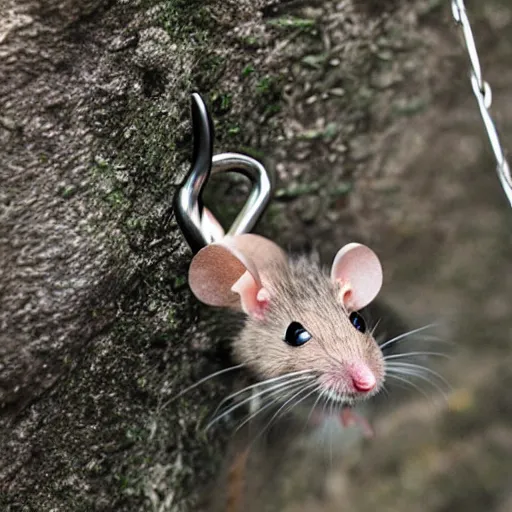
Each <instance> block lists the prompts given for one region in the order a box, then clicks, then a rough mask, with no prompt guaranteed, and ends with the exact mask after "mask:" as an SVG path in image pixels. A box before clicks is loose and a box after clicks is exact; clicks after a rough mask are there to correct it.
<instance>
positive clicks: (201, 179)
mask: <svg viewBox="0 0 512 512" xmlns="http://www.w3.org/2000/svg"><path fill="white" fill-rule="evenodd" d="M192 128H193V132H194V153H193V157H192V166H191V168H190V171H189V172H188V174H187V176H186V177H185V179H184V180H183V183H182V184H181V185H180V187H179V188H178V190H177V192H176V194H175V196H174V211H175V215H176V220H177V222H178V225H179V226H180V228H181V231H182V232H183V235H184V237H185V239H186V240H187V243H188V245H189V246H190V248H191V250H192V251H193V252H194V253H196V252H197V251H199V250H200V249H202V248H203V247H204V246H205V245H208V244H210V243H212V242H214V241H216V240H218V239H219V238H221V237H222V236H223V235H224V233H223V230H222V232H221V231H220V229H219V226H220V225H219V223H218V221H217V220H216V219H215V217H213V215H212V214H211V212H209V211H207V213H206V212H205V209H204V208H203V204H202V191H203V190H204V187H205V186H206V184H207V182H208V179H209V177H210V175H211V174H219V173H222V172H239V173H241V174H243V175H244V176H246V177H247V178H249V180H250V181H251V183H252V189H251V192H250V194H249V197H248V199H247V201H246V203H245V205H244V207H243V208H242V210H241V212H240V213H239V214H238V216H237V218H236V219H235V221H234V222H233V224H232V225H231V227H230V228H229V230H228V231H227V234H228V235H239V234H242V233H247V232H248V231H250V230H251V229H252V228H253V227H254V226H255V225H256V223H257V222H258V220H259V218H260V217H261V215H262V213H263V212H264V210H265V208H266V206H267V205H268V202H269V201H270V198H271V196H272V188H273V187H272V182H271V180H270V179H269V176H268V173H267V171H266V170H265V167H263V165H261V163H259V162H258V161H257V160H255V159H254V158H251V157H249V156H246V155H242V154H239V153H222V154H219V155H215V156H213V123H212V120H211V117H210V115H209V113H208V110H207V108H206V105H205V103H204V101H203V99H202V98H201V96H200V95H199V94H197V93H194V94H193V95H192Z"/></svg>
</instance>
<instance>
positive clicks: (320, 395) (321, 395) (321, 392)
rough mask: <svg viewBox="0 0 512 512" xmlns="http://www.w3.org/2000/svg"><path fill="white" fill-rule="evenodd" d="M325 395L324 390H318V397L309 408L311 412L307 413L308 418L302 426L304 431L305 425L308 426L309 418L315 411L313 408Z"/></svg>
mask: <svg viewBox="0 0 512 512" xmlns="http://www.w3.org/2000/svg"><path fill="white" fill-rule="evenodd" d="M324 393H325V389H321V388H320V393H318V396H317V397H316V400H315V402H314V403H313V405H312V407H311V410H310V411H309V414H308V418H307V420H306V423H305V424H304V429H305V428H306V427H307V425H308V424H309V421H310V420H311V416H312V414H313V412H314V411H315V407H316V406H317V404H318V402H319V401H320V399H321V398H322V397H323V395H324Z"/></svg>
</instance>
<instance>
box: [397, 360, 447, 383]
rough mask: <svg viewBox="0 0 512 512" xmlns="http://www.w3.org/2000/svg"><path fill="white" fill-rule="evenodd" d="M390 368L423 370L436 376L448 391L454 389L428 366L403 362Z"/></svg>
mask: <svg viewBox="0 0 512 512" xmlns="http://www.w3.org/2000/svg"><path fill="white" fill-rule="evenodd" d="M388 366H389V367H390V368H411V369H413V368H417V369H418V370H423V371H424V372H427V373H430V374H431V375H434V376H435V377H437V378H438V379H439V380H440V381H441V382H442V383H443V384H444V385H445V386H446V387H447V388H448V389H451V388H452V386H451V384H450V383H449V382H448V381H447V380H446V379H445V378H444V377H443V376H442V375H441V374H440V373H438V372H436V371H435V370H432V369H430V368H428V367H426V366H422V365H419V364H414V363H402V362H399V363H391V364H389V365H388Z"/></svg>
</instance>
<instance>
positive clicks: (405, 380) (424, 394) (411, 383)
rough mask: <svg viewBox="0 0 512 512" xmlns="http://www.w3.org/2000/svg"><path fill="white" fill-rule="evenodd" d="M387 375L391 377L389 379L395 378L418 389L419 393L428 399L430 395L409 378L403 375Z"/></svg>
mask: <svg viewBox="0 0 512 512" xmlns="http://www.w3.org/2000/svg"><path fill="white" fill-rule="evenodd" d="M387 377H389V378H391V379H396V380H398V381H400V382H403V383H405V384H407V385H408V386H411V387H412V388H414V389H415V390H416V391H418V392H419V393H421V394H422V395H423V396H424V397H425V398H426V399H427V401H430V397H429V396H428V395H427V393H425V391H423V389H421V388H420V387H419V386H418V385H416V384H415V383H414V382H411V381H410V380H407V379H405V378H403V377H399V376H398V375H394V374H392V373H391V374H387Z"/></svg>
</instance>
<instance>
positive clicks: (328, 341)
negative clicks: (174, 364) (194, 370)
mask: <svg viewBox="0 0 512 512" xmlns="http://www.w3.org/2000/svg"><path fill="white" fill-rule="evenodd" d="M207 213H208V212H206V214H207ZM205 218H209V219H210V221H211V220H212V217H211V216H208V215H207V216H206V217H205ZM212 229H217V230H218V231H217V235H218V237H217V241H215V242H213V243H211V244H209V245H206V246H205V247H203V248H202V249H201V250H199V251H198V252H197V253H196V254H195V255H194V257H193V258H192V261H191V263H190V267H189V274H188V281H189V286H190V289H191V291H192V293H193V294H194V296H195V297H196V298H197V299H198V300H199V301H201V302H202V303H204V304H206V305H209V306H214V307H220V308H227V309H230V310H233V311H238V312H240V313H242V314H243V315H244V321H243V324H242V327H241V330H240V332H239V333H237V335H236V336H235V337H234V338H233V340H232V347H231V349H232V354H233V358H234V360H235V361H236V362H237V363H239V364H240V365H243V366H245V367H246V368H248V369H249V370H250V372H251V373H252V374H253V375H254V376H255V378H256V380H257V381H267V382H275V383H276V384H275V385H274V387H275V388H276V387H277V386H279V382H287V381H288V382H290V381H293V379H295V384H296V385H298V384H303V385H304V386H303V387H305V385H306V384H307V389H308V390H309V391H308V393H309V394H311V393H313V394H316V395H317V396H322V397H326V398H327V399H328V400H329V401H331V402H334V403H337V404H339V405H340V406H342V407H345V408H350V407H351V406H352V405H354V404H356V403H358V402H361V401H363V400H366V399H368V398H370V397H372V396H374V395H375V394H377V393H378V392H379V390H380V389H381V388H382V386H383V383H384V378H385V362H384V356H383V353H382V351H381V349H380V347H379V345H378V343H377V341H376V340H375V338H374V337H373V333H372V330H371V329H370V328H369V326H367V325H366V322H365V320H364V318H363V316H362V315H361V314H360V310H361V309H363V308H364V307H365V306H367V305H368V304H369V303H371V302H372V301H373V300H374V299H375V297H376V296H377V295H378V293H379V291H380V289H381V287H382V282H383V272H382V266H381V263H380V260H379V258H378V256H377V255H376V253H375V252H374V251H373V250H371V249H370V248H369V247H367V246H366V245H363V244H360V243H355V242H353V243H348V244H346V245H344V246H343V247H341V248H340V249H339V250H338V252H337V253H336V255H335V257H334V259H333V262H332V265H331V267H330V269H328V268H324V267H322V266H321V265H320V264H319V263H318V261H316V260H315V259H313V258H311V257H309V256H308V255H300V256H292V255H288V254H287V253H286V252H285V251H284V250H283V249H282V248H281V247H280V246H279V245H278V244H276V243H275V242H273V241H271V240H269V239H268V238H265V237H263V236H261V235H257V234H254V233H245V234H240V235H235V236H229V235H228V236H222V237H221V236H220V235H222V234H223V233H222V231H221V228H220V227H219V226H212ZM283 386H284V384H283ZM295 389H297V387H296V388H295ZM345 421H347V422H352V421H354V417H353V416H347V415H345Z"/></svg>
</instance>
